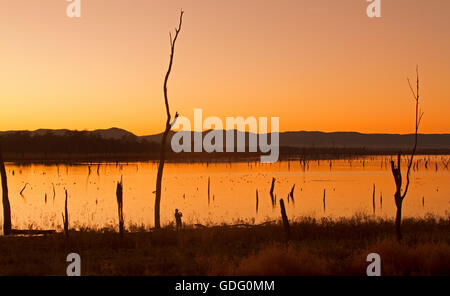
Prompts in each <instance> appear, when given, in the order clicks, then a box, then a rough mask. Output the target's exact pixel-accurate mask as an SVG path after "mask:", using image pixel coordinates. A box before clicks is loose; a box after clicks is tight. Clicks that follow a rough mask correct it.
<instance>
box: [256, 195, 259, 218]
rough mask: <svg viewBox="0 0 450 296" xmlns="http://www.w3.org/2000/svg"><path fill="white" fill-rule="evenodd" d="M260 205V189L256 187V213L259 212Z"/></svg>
mask: <svg viewBox="0 0 450 296" xmlns="http://www.w3.org/2000/svg"><path fill="white" fill-rule="evenodd" d="M258 206H259V197H258V189H256V214H258Z"/></svg>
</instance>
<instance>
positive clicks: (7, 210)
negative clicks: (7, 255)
mask: <svg viewBox="0 0 450 296" xmlns="http://www.w3.org/2000/svg"><path fill="white" fill-rule="evenodd" d="M0 174H1V178H2V191H3V199H2V201H3V234H4V235H8V234H10V233H11V205H10V204H9V197H8V180H7V178H6V170H5V164H4V162H3V154H2V151H1V148H0Z"/></svg>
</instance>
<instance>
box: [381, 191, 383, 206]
mask: <svg viewBox="0 0 450 296" xmlns="http://www.w3.org/2000/svg"><path fill="white" fill-rule="evenodd" d="M380 209H381V210H383V192H380Z"/></svg>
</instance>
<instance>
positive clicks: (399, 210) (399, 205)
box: [395, 200, 402, 241]
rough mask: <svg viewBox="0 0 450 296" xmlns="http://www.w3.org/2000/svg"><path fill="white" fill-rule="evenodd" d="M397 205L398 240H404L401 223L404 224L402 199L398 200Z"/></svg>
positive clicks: (396, 229)
mask: <svg viewBox="0 0 450 296" xmlns="http://www.w3.org/2000/svg"><path fill="white" fill-rule="evenodd" d="M396 206H397V213H396V215H395V232H396V234H397V240H398V241H401V240H402V230H401V224H402V201H401V200H400V201H399V202H398V203H397V202H396Z"/></svg>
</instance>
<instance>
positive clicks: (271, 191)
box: [270, 178, 276, 207]
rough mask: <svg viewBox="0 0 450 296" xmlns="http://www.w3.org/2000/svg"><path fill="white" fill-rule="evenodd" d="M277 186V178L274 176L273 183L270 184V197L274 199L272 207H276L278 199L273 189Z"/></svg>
mask: <svg viewBox="0 0 450 296" xmlns="http://www.w3.org/2000/svg"><path fill="white" fill-rule="evenodd" d="M274 188H275V178H272V185H271V186H270V199H271V200H272V207H275V203H276V200H275V198H274V196H273V190H274Z"/></svg>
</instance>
